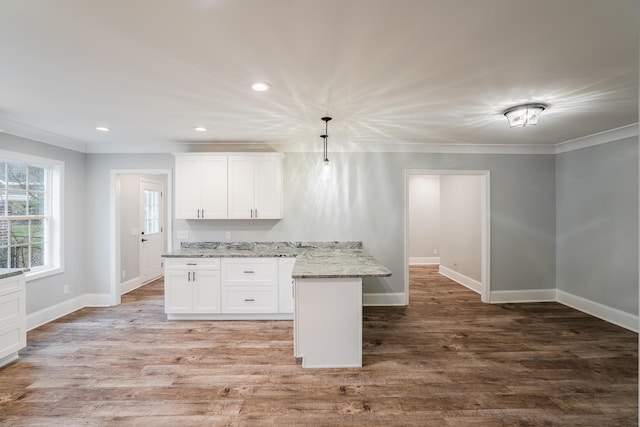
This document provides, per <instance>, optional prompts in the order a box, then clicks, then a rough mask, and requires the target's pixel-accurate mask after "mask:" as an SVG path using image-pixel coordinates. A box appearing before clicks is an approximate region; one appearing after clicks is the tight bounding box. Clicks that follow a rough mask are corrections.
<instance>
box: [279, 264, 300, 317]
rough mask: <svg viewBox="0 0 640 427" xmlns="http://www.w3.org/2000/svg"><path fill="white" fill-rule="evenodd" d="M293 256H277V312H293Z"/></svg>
mask: <svg viewBox="0 0 640 427" xmlns="http://www.w3.org/2000/svg"><path fill="white" fill-rule="evenodd" d="M295 263H296V259H295V258H278V312H279V313H293V279H292V278H291V273H292V272H293V265H294V264H295Z"/></svg>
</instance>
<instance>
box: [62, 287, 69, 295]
mask: <svg viewBox="0 0 640 427" xmlns="http://www.w3.org/2000/svg"><path fill="white" fill-rule="evenodd" d="M62 292H64V293H65V294H68V293H69V285H64V286H63V287H62Z"/></svg>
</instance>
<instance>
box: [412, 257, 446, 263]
mask: <svg viewBox="0 0 640 427" xmlns="http://www.w3.org/2000/svg"><path fill="white" fill-rule="evenodd" d="M433 264H440V257H439V256H432V257H428V256H423V257H420V256H414V257H409V265H433Z"/></svg>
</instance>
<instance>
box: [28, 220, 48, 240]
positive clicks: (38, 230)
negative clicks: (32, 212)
mask: <svg viewBox="0 0 640 427" xmlns="http://www.w3.org/2000/svg"><path fill="white" fill-rule="evenodd" d="M44 240H45V239H44V220H43V219H32V220H31V242H32V243H41V242H44Z"/></svg>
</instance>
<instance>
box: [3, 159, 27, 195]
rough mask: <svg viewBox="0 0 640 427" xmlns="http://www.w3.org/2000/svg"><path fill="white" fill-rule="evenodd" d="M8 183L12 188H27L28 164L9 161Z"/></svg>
mask: <svg viewBox="0 0 640 427" xmlns="http://www.w3.org/2000/svg"><path fill="white" fill-rule="evenodd" d="M7 166H8V167H7V180H8V182H7V185H8V186H9V188H11V189H22V190H26V189H27V165H25V164H22V163H8V165H7Z"/></svg>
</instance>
